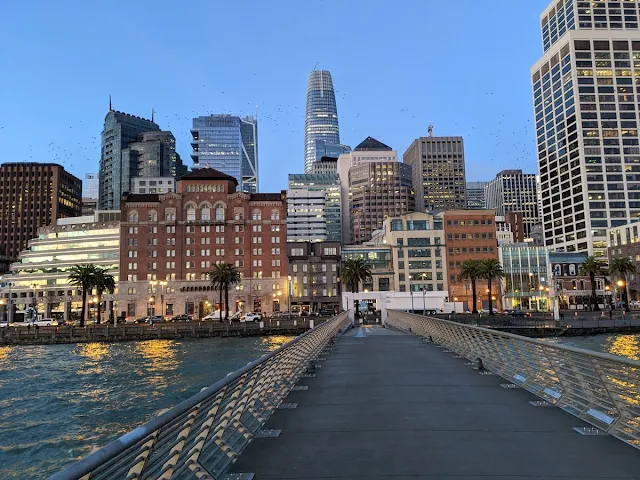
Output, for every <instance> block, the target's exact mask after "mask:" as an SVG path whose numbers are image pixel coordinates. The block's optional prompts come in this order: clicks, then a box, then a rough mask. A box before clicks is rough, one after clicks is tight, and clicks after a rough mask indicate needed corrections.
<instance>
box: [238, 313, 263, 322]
mask: <svg viewBox="0 0 640 480" xmlns="http://www.w3.org/2000/svg"><path fill="white" fill-rule="evenodd" d="M261 320H262V314H261V313H254V312H249V313H246V314H245V315H244V316H242V317H240V321H241V322H259V321H261Z"/></svg>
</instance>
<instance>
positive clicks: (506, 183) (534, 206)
mask: <svg viewBox="0 0 640 480" xmlns="http://www.w3.org/2000/svg"><path fill="white" fill-rule="evenodd" d="M485 190H486V194H485V200H486V205H487V207H486V208H492V209H494V210H495V211H496V215H500V216H504V215H506V214H507V213H509V212H518V213H522V221H523V223H524V234H525V237H527V238H528V237H529V235H530V234H531V228H532V227H533V226H534V225H536V224H537V223H539V222H540V217H539V211H538V192H537V188H536V175H535V174H533V173H522V170H503V171H501V172H500V173H498V174H497V175H496V178H494V179H493V180H491V181H489V182H487V185H486V187H485Z"/></svg>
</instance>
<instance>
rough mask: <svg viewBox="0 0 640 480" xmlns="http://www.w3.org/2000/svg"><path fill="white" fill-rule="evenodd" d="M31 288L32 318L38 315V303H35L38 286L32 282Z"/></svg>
mask: <svg viewBox="0 0 640 480" xmlns="http://www.w3.org/2000/svg"><path fill="white" fill-rule="evenodd" d="M31 288H33V315H34V318H37V317H38V304H37V303H36V288H38V285H37V284H35V283H33V284H31Z"/></svg>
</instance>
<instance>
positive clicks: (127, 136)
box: [98, 110, 160, 210]
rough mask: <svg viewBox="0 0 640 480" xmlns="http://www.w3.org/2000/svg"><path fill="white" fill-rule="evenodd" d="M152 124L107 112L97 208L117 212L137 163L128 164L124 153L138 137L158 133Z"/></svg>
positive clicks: (140, 119)
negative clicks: (147, 133)
mask: <svg viewBox="0 0 640 480" xmlns="http://www.w3.org/2000/svg"><path fill="white" fill-rule="evenodd" d="M159 130H160V127H159V126H158V125H157V124H156V123H154V122H153V121H152V120H147V119H146V118H141V117H137V116H135V115H129V114H128V113H124V112H118V111H115V110H109V113H107V115H106V116H105V118H104V128H103V129H102V134H101V138H102V149H101V156H100V172H99V191H98V208H99V209H100V210H118V209H119V208H120V198H121V197H122V194H123V193H125V192H127V191H129V190H130V188H131V178H133V177H136V176H138V164H137V162H131V161H130V157H129V155H126V156H125V157H124V158H123V152H124V151H125V150H127V148H128V147H129V144H130V143H132V142H136V141H137V140H138V135H140V134H142V133H145V132H151V131H159Z"/></svg>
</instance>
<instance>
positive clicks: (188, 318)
mask: <svg viewBox="0 0 640 480" xmlns="http://www.w3.org/2000/svg"><path fill="white" fill-rule="evenodd" d="M192 320H193V317H192V316H191V315H176V316H175V317H171V320H169V321H170V322H190V321H192Z"/></svg>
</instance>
